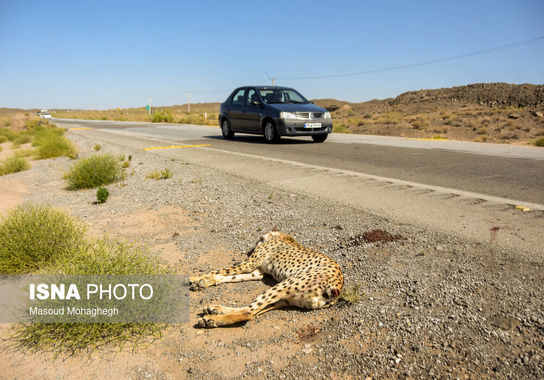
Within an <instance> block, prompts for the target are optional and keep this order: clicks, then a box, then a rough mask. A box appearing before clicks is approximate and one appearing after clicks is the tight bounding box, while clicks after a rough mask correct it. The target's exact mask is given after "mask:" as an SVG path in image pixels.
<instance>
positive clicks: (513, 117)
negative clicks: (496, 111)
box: [508, 113, 519, 119]
mask: <svg viewBox="0 0 544 380" xmlns="http://www.w3.org/2000/svg"><path fill="white" fill-rule="evenodd" d="M508 118H510V119H519V113H511V114H510V115H508Z"/></svg>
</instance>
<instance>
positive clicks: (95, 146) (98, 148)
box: [94, 144, 102, 152]
mask: <svg viewBox="0 0 544 380" xmlns="http://www.w3.org/2000/svg"><path fill="white" fill-rule="evenodd" d="M100 149H102V145H100V144H94V150H95V151H97V152H98V151H99V150H100Z"/></svg>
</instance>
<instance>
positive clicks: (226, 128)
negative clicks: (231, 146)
mask: <svg viewBox="0 0 544 380" xmlns="http://www.w3.org/2000/svg"><path fill="white" fill-rule="evenodd" d="M221 133H223V137H224V138H226V139H227V140H230V139H232V138H233V137H234V132H233V131H232V129H230V124H229V121H228V120H227V119H225V120H223V122H222V123H221Z"/></svg>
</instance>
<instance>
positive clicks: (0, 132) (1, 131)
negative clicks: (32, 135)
mask: <svg viewBox="0 0 544 380" xmlns="http://www.w3.org/2000/svg"><path fill="white" fill-rule="evenodd" d="M0 136H4V137H5V138H6V139H8V140H9V141H13V140H15V139H16V138H17V136H18V134H17V133H15V132H13V131H12V130H11V129H7V128H0Z"/></svg>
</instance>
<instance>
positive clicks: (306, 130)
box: [295, 127, 327, 132]
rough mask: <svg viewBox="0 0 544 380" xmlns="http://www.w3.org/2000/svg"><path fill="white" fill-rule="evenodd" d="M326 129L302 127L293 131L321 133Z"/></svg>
mask: <svg viewBox="0 0 544 380" xmlns="http://www.w3.org/2000/svg"><path fill="white" fill-rule="evenodd" d="M326 130H327V127H321V128H304V127H296V128H295V131H297V132H323V131H326Z"/></svg>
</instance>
